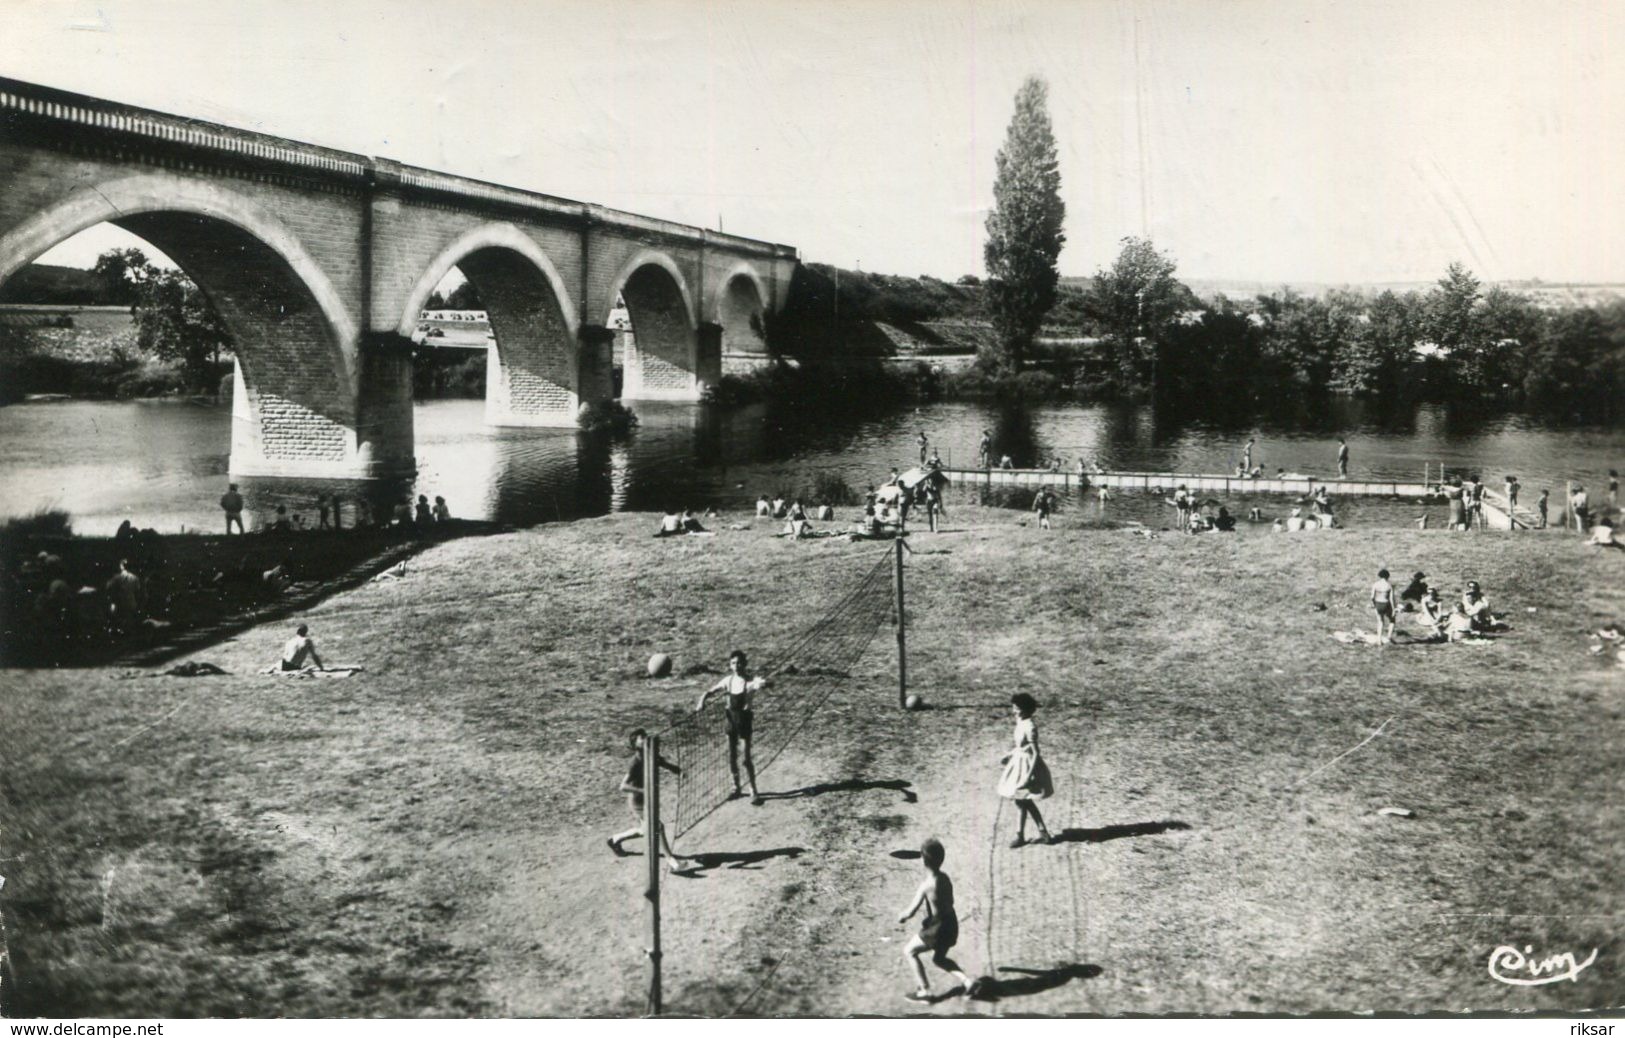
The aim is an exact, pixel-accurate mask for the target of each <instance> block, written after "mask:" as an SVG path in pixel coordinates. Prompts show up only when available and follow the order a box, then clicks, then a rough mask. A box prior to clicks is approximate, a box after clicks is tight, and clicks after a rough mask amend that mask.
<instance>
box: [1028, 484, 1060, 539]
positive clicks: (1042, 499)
mask: <svg viewBox="0 0 1625 1038" xmlns="http://www.w3.org/2000/svg"><path fill="white" fill-rule="evenodd" d="M1054 509H1055V495H1053V494H1051V493H1050V492H1049V487H1039V488H1038V494H1037V495H1036V496H1035V497H1034V498H1033V511H1034V512H1035V513H1037V515H1038V527H1039V529H1042V530H1048V529H1049V528H1050V525H1049V514H1050V512H1052V511H1054Z"/></svg>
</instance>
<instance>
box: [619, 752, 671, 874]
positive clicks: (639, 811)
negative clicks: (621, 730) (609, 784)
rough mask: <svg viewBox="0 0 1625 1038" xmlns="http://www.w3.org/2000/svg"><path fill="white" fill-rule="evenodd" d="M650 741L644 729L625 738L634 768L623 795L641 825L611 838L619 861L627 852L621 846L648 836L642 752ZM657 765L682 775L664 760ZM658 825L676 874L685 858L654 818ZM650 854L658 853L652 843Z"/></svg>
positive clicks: (622, 781) (657, 760)
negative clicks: (631, 840) (673, 848)
mask: <svg viewBox="0 0 1625 1038" xmlns="http://www.w3.org/2000/svg"><path fill="white" fill-rule="evenodd" d="M647 738H648V733H647V732H645V731H644V730H643V729H642V728H634V729H632V733H631V734H630V735H628V736H627V737H626V744H627V746H628V747H630V748H631V750H632V765H631V767H629V768H627V769H626V777H625V778H624V779H622V780H621V792H622V793H625V794H626V806H627V809H628V810H630V811H631V812H632V817H633V818H634V819H635V820H636V821H637V823H638V824H637V825H634V826H633V827H632V828H630V829H628V830H626V831H625V832H623V833H616V834H615V835H614V836H611V837H610V838H609V841H608V842H609V849H610V850H612V851H614V852H615V856H616V857H617V858H620V857H625V855H626V852H625V851H623V850H621V844H623V843H625V842H626V841H627V840H630V839H632V838H633V837H635V836H646V835H647V834H648V831H649V820H648V819H647V818H646V817H644V815H645V812H644V809H643V751H644V740H645V739H647ZM656 763H657V764H659V765H660V766H661V767H662V768H665V769H666V770H667V771H669V772H671V773H672V774H673V775H681V774H682V773H683V769H682V768H679V767H678V766H677V765H675V764H673V763H672V762H671V761H669V760H667V759H666V758H664V757H658V758H656ZM655 825H656V826H657V827H659V829H660V845H661V846H662V847H664V848H665V849H666V857H667V858H669V859H671V865H670V868H671V871H673V872H676V871H678V869H679V866H678V864H677V863H678V861H679V860H681V859H682V855H680V854H678V853H677V852H676V851H674V850H672V849H671V842H670V841H668V840H667V839H666V828H665V826H662V825H660V820H659V819H658V818H657V819H655ZM650 853H651V854H654V853H658V852H657V851H656V849H655V847H654V843H653V841H650Z"/></svg>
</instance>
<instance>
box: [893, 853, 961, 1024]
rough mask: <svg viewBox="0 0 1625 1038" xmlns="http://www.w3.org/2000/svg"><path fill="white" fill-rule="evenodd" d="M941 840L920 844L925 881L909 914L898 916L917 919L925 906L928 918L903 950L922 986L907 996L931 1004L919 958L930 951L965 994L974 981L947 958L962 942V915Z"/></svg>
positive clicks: (928, 987)
mask: <svg viewBox="0 0 1625 1038" xmlns="http://www.w3.org/2000/svg"><path fill="white" fill-rule="evenodd" d="M945 853H946V852H944V851H943V849H942V841H940V840H938V839H937V838H936V837H932V838H931V839H929V840H926V841H925V842H924V843H922V844H921V845H920V861H921V862H923V863H924V864H925V871H926V877H925V881H924V882H922V883H921V884H920V888H919V889H918V890H916V891H915V892H914V900H913V901H911V902H909V906H908V911H906V912H904V913H903V914H902V915H901V916H899V917H898V919H897V921H898V922H899V923H906V922H908V921H909V920H910V919H912V918H913V917H914V913H915V912H918V911H919V910H920V906H921V905H924V906H925V918H924V919H922V920H921V921H920V932H919V933H917V934H915V935H914V937H913V938H911V939H910V940H909V942H908V947H906V948H904V949H903V957H904V958H905V959H907V960H908V961H909V963H910V964H911V965H912V966H913V967H914V976H915V977H917V978H918V979H919V981H920V986H919V987H918V988H917V989H915V991H914V993H913V994H912V995H909V996H907V997H908V998H909V999H910V1000H911V1001H914V1002H928V1001H930V999H931V984H930V982H929V981H927V980H926V979H925V963H924V962H922V961H920V956H921V955H924V954H925V953H926V952H927V951H929V952H930V953H931V961H932V962H933V963H935V964H936V967H937V968H938V969H940V970H942V971H943V972H944V973H948V974H951V975H953V976H954V977H955V978H957V979H958V980H959V983H960V984H962V985H964V995H965V997H966V998H969V997H970V994H971V987H972V982H971V979H970V977H969V976H967V975H966V973H965V971H964V970H962V969H960V968H959V963H957V962H955V961H954V960H952V959H950V958H948V951H949V949H951V948H952V947H953V946H954V945H955V944H956V943H958V941H959V916H958V914H957V913H956V912H955V911H954V881H953V880H951V879H949V878H948V874H947V873H946V872H944V871H942V860H943V858H944V857H945Z"/></svg>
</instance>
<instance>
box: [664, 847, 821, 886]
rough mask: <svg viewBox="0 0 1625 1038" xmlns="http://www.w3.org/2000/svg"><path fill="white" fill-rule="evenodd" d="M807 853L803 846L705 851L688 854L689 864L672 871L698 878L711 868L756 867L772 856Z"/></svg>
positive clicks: (785, 856) (791, 855)
mask: <svg viewBox="0 0 1625 1038" xmlns="http://www.w3.org/2000/svg"><path fill="white" fill-rule="evenodd" d="M805 853H807V848H805V847H774V848H773V849H772V850H762V851H707V852H705V853H703V854H691V855H689V856H688V862H689V864H688V865H687V866H686V867H684V868H682V869H679V870H678V871H676V872H674V873H672V875H674V876H682V877H684V878H685V879H700V878H703V876H704V875H705V873H707V872H710V871H711V870H712V869H721V868H727V869H756V868H760V867H761V864H762V862H764V861H772V860H773V859H774V858H799V857H801V856H802V855H803V854H805Z"/></svg>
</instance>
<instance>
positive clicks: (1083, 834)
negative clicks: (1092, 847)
mask: <svg viewBox="0 0 1625 1038" xmlns="http://www.w3.org/2000/svg"><path fill="white" fill-rule="evenodd" d="M1189 828H1190V825H1189V823H1186V822H1133V823H1130V824H1128V825H1107V826H1102V827H1101V828H1099V829H1062V830H1061V831H1060V832H1058V833H1056V834H1055V842H1056V843H1105V842H1106V841H1107V840H1122V839H1126V838H1128V837H1131V836H1157V835H1160V834H1162V833H1168V832H1184V831H1185V830H1187V829H1189Z"/></svg>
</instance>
